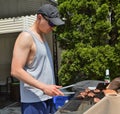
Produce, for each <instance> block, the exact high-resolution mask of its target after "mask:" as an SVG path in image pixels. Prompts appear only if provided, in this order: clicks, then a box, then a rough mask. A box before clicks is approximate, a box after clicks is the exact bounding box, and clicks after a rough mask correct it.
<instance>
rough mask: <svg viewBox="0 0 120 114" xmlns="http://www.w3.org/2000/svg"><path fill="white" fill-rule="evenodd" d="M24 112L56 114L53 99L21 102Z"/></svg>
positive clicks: (28, 113) (24, 113) (26, 113)
mask: <svg viewBox="0 0 120 114" xmlns="http://www.w3.org/2000/svg"><path fill="white" fill-rule="evenodd" d="M21 110H22V114H54V113H55V112H56V108H55V104H54V103H53V100H52V99H49V100H46V101H42V102H37V103H21Z"/></svg>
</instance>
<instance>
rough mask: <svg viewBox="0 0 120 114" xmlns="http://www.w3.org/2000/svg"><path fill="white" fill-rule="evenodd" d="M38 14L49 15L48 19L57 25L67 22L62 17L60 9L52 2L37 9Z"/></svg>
mask: <svg viewBox="0 0 120 114" xmlns="http://www.w3.org/2000/svg"><path fill="white" fill-rule="evenodd" d="M37 14H42V15H44V16H47V17H48V19H49V20H50V21H51V22H52V23H53V24H54V25H56V26H58V25H63V24H65V23H64V21H62V20H61V19H60V15H59V12H58V9H57V8H56V7H55V6H53V5H51V4H45V5H43V6H41V7H40V8H39V10H38V11H37Z"/></svg>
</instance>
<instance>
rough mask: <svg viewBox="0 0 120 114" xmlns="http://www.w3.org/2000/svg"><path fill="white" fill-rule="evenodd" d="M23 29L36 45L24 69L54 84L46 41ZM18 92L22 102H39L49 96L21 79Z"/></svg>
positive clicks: (50, 58) (47, 82) (38, 78)
mask: <svg viewBox="0 0 120 114" xmlns="http://www.w3.org/2000/svg"><path fill="white" fill-rule="evenodd" d="M24 31H26V32H28V33H30V34H31V36H32V38H33V40H34V42H35V45H36V54H35V57H34V60H33V62H32V63H31V64H30V65H26V66H25V67H24V69H25V71H27V72H28V73H29V74H30V75H31V76H33V77H34V78H35V79H37V80H39V81H41V82H43V83H46V84H55V80H54V70H53V61H52V56H51V52H50V49H49V46H48V44H47V42H46V41H45V42H41V41H40V40H39V39H38V38H37V37H36V36H35V34H34V33H33V32H32V31H30V30H24ZM20 93H21V102H24V103H30V102H39V101H44V100H47V99H50V98H51V97H50V96H48V95H45V94H44V93H43V91H42V90H40V89H37V88H35V87H33V86H30V85H28V84H26V83H24V82H22V81H20Z"/></svg>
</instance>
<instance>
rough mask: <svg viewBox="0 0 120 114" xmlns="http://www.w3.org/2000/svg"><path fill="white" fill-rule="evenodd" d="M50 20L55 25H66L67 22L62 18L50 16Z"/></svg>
mask: <svg viewBox="0 0 120 114" xmlns="http://www.w3.org/2000/svg"><path fill="white" fill-rule="evenodd" d="M49 20H50V21H51V22H52V23H53V24H54V25H64V24H65V22H64V21H62V20H61V19H60V18H49Z"/></svg>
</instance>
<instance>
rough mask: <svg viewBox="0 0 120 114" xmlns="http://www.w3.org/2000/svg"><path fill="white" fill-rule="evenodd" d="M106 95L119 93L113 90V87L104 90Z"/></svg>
mask: <svg viewBox="0 0 120 114" xmlns="http://www.w3.org/2000/svg"><path fill="white" fill-rule="evenodd" d="M103 92H104V94H105V96H106V95H109V94H115V95H116V94H117V92H116V91H115V90H111V89H106V90H103Z"/></svg>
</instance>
